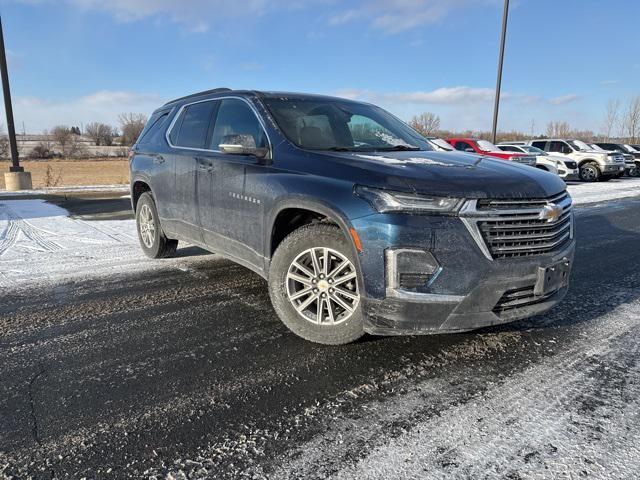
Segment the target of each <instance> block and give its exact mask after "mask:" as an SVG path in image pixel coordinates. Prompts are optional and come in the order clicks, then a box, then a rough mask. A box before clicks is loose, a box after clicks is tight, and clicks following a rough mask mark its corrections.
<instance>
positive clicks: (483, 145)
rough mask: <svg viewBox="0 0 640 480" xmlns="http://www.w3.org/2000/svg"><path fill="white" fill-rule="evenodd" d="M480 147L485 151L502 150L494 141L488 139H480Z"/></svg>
mask: <svg viewBox="0 0 640 480" xmlns="http://www.w3.org/2000/svg"><path fill="white" fill-rule="evenodd" d="M477 143H478V148H480V150H484V151H485V152H501V151H502V150H500V149H499V148H498V147H496V146H495V145H494V144H493V143H491V142H488V141H487V140H478V142H477Z"/></svg>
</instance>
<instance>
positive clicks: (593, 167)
mask: <svg viewBox="0 0 640 480" xmlns="http://www.w3.org/2000/svg"><path fill="white" fill-rule="evenodd" d="M601 177H602V174H601V173H600V168H599V167H598V164H597V163H595V162H588V163H585V164H584V165H582V166H581V167H580V179H581V180H582V181H584V182H597V181H598V180H600V178H601Z"/></svg>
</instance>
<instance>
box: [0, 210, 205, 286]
mask: <svg viewBox="0 0 640 480" xmlns="http://www.w3.org/2000/svg"><path fill="white" fill-rule="evenodd" d="M198 258H202V257H183V258H176V259H170V260H151V259H148V258H147V257H145V256H144V255H143V254H142V251H141V249H140V246H139V244H138V239H137V233H136V227H135V222H134V220H105V221H85V220H83V219H80V218H70V217H69V216H68V212H67V211H66V210H64V209H63V208H60V207H58V206H55V205H52V204H50V203H47V202H46V201H44V200H4V201H3V200H0V265H1V268H0V288H4V289H5V291H6V289H7V288H12V287H15V288H19V287H26V286H28V285H34V284H38V285H43V286H47V285H49V286H55V285H57V284H59V283H61V282H64V281H71V280H78V279H82V278H96V277H101V276H109V275H117V274H126V273H130V272H132V271H141V270H152V269H157V268H165V267H169V268H171V267H174V268H185V264H188V263H189V262H192V261H197V259H198ZM205 258H206V257H205Z"/></svg>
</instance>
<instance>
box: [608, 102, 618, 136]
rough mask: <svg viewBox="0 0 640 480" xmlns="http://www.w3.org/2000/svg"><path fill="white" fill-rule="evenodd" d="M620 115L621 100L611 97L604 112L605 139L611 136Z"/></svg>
mask: <svg viewBox="0 0 640 480" xmlns="http://www.w3.org/2000/svg"><path fill="white" fill-rule="evenodd" d="M619 116H620V100H618V99H617V98H616V99H611V100H609V102H608V103H607V110H606V112H605V114H604V133H605V137H606V138H605V140H609V139H610V138H611V134H612V133H613V129H614V127H615V126H616V125H617V124H618V117H619Z"/></svg>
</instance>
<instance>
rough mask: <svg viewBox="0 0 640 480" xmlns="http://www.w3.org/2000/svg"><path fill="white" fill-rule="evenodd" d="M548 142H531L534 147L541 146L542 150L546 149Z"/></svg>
mask: <svg viewBox="0 0 640 480" xmlns="http://www.w3.org/2000/svg"><path fill="white" fill-rule="evenodd" d="M546 144H547V142H544V141H542V142H531V145H533V146H534V147H537V148H539V149H540V150H544V149H545V148H544V147H545V145H546Z"/></svg>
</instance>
